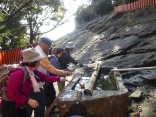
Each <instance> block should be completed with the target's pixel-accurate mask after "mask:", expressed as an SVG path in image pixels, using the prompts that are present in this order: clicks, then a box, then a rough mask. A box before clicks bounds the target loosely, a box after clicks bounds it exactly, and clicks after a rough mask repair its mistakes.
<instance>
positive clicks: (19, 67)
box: [16, 66, 28, 84]
mask: <svg viewBox="0 0 156 117" xmlns="http://www.w3.org/2000/svg"><path fill="white" fill-rule="evenodd" d="M16 69H21V70H22V71H23V72H24V78H23V81H22V84H24V83H25V81H26V79H27V75H28V72H27V70H26V68H25V67H23V66H18V67H17V68H16Z"/></svg>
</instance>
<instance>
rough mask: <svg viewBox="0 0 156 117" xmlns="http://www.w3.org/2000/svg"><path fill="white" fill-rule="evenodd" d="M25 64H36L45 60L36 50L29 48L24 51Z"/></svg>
mask: <svg viewBox="0 0 156 117" xmlns="http://www.w3.org/2000/svg"><path fill="white" fill-rule="evenodd" d="M22 55H23V62H35V61H38V60H40V59H41V58H43V57H42V56H40V54H39V53H38V52H37V51H36V50H35V49H34V48H28V49H25V50H23V51H22Z"/></svg>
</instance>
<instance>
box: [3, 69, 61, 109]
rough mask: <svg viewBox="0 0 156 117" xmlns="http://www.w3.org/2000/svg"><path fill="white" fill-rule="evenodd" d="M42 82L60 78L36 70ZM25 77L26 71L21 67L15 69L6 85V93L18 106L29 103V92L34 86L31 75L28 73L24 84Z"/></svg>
mask: <svg viewBox="0 0 156 117" xmlns="http://www.w3.org/2000/svg"><path fill="white" fill-rule="evenodd" d="M34 74H35V75H37V76H38V77H39V78H40V80H41V81H42V82H51V83H53V82H56V81H59V80H60V78H59V77H58V76H50V75H46V74H43V73H42V72H40V71H38V70H36V71H35V72H34ZM23 78H24V72H23V71H22V70H20V69H15V70H14V71H13V72H12V73H11V74H10V76H9V80H8V82H7V86H6V93H7V96H8V98H9V99H10V100H12V101H14V102H15V103H16V108H19V107H22V106H24V105H26V104H27V101H28V99H29V93H30V90H31V87H32V84H31V81H30V77H29V75H28V77H27V79H26V81H25V82H24V84H22V82H23Z"/></svg>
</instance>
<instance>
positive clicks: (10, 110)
mask: <svg viewBox="0 0 156 117" xmlns="http://www.w3.org/2000/svg"><path fill="white" fill-rule="evenodd" d="M22 54H23V62H22V64H21V66H23V67H24V68H25V69H26V73H24V72H23V70H21V69H17V68H15V69H14V70H13V71H12V72H11V73H10V76H9V79H8V82H7V84H6V91H5V94H6V97H7V99H6V98H5V99H2V116H3V117H27V110H26V106H27V105H30V106H31V107H32V108H34V109H35V108H38V107H39V104H38V102H37V101H36V100H34V99H31V98H29V93H30V90H31V87H32V88H33V90H34V92H36V93H37V92H40V88H39V86H38V83H37V81H36V79H35V75H37V76H38V77H40V79H39V80H40V81H43V82H51V83H53V82H56V81H65V78H61V79H60V78H59V77H58V76H50V75H46V74H43V73H42V72H40V71H38V70H37V67H38V64H39V60H40V59H41V58H42V56H40V54H39V53H38V52H37V51H36V50H35V49H33V48H29V49H25V50H23V52H22ZM25 74H27V78H26V80H25V81H24V82H23V79H24V76H25ZM34 74H35V75H34Z"/></svg>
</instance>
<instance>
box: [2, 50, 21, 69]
mask: <svg viewBox="0 0 156 117" xmlns="http://www.w3.org/2000/svg"><path fill="white" fill-rule="evenodd" d="M21 50H22V48H18V49H15V50H8V51H3V52H0V66H1V65H3V64H13V63H15V62H17V61H19V60H20V58H21V54H20V52H21Z"/></svg>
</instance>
